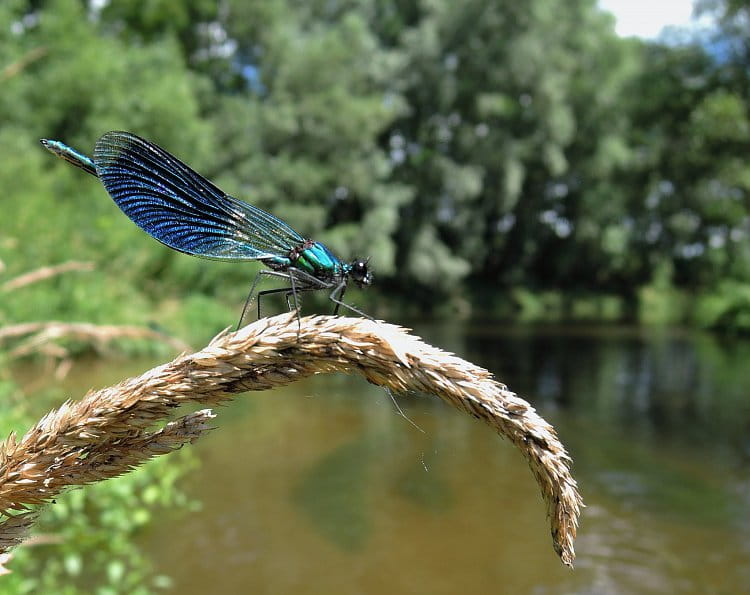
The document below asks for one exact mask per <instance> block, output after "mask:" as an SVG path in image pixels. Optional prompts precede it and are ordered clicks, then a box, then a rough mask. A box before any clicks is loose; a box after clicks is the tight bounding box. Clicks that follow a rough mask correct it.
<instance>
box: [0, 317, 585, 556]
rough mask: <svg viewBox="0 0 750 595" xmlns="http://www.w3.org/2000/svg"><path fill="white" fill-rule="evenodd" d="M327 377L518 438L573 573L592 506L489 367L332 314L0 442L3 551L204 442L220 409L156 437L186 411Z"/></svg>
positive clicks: (235, 346)
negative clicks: (416, 395)
mask: <svg viewBox="0 0 750 595" xmlns="http://www.w3.org/2000/svg"><path fill="white" fill-rule="evenodd" d="M324 372H328V373H330V372H345V373H358V374H361V375H362V376H364V377H365V378H366V379H367V380H368V381H369V382H372V383H374V384H377V385H379V386H383V387H387V388H389V389H391V390H393V391H419V392H425V393H431V394H435V395H437V396H439V397H440V398H441V399H443V400H445V401H447V402H448V403H450V404H451V405H453V406H454V407H456V408H458V409H460V410H461V411H464V412H466V413H468V414H469V415H471V416H473V417H475V418H477V419H480V420H482V421H484V422H485V423H487V424H489V425H490V426H492V427H493V428H494V429H495V430H496V431H497V432H498V433H500V434H501V435H502V436H504V437H506V438H508V439H509V440H510V441H511V442H512V443H513V444H514V445H515V446H516V447H517V448H518V449H519V450H520V451H521V453H522V454H523V456H524V457H525V458H526V460H527V461H528V464H529V467H530V468H531V471H532V473H533V474H534V477H535V478H536V480H537V482H538V484H539V487H540V490H541V493H542V497H543V498H544V500H545V502H546V505H547V512H548V515H549V518H550V523H551V529H552V541H553V545H554V548H555V551H556V552H557V553H558V555H559V556H560V559H561V560H562V562H563V563H565V564H567V565H572V563H573V560H574V558H575V552H574V549H573V541H574V539H575V536H576V529H577V526H578V517H579V514H580V510H581V507H582V505H583V504H582V501H581V497H580V495H579V493H578V489H577V486H576V482H575V480H574V479H573V477H572V475H571V473H570V464H571V460H570V457H569V456H568V454H567V453H566V451H565V448H564V447H563V445H562V444H561V443H560V441H559V439H558V437H557V434H556V433H555V430H554V428H553V427H552V426H551V425H550V424H548V423H547V422H546V421H545V420H544V419H542V418H541V417H540V416H539V415H538V414H537V413H536V411H535V410H534V408H533V407H531V405H529V403H527V402H526V401H524V400H523V399H521V398H519V397H518V396H516V395H515V394H514V393H513V392H511V391H510V390H508V388H507V387H506V386H505V385H503V384H501V383H499V382H497V381H496V380H494V379H493V377H492V375H491V374H490V373H489V372H488V371H487V370H485V369H483V368H480V367H478V366H475V365H473V364H471V363H469V362H467V361H465V360H462V359H461V358H459V357H456V356H454V355H452V354H450V353H446V352H445V351H442V350H440V349H438V348H436V347H432V346H431V345H428V344H426V343H425V342H423V341H422V340H421V339H419V338H418V337H415V336H414V335H411V334H409V333H408V332H407V331H406V330H404V329H403V328H400V327H398V326H395V325H392V324H387V323H383V322H374V321H369V320H364V319H361V318H344V317H334V316H310V317H306V318H303V319H302V320H301V322H300V324H299V325H298V322H297V317H296V314H295V313H291V314H282V315H279V316H274V317H272V318H264V319H261V320H258V321H257V322H255V323H253V324H250V325H248V326H246V327H244V328H242V329H240V330H239V331H237V332H234V333H222V334H220V335H219V336H217V337H216V338H214V339H213V340H212V341H211V343H210V344H209V345H208V346H206V347H205V348H204V349H202V350H201V351H198V352H196V353H192V354H186V355H181V356H179V357H178V358H176V359H175V360H173V361H171V362H169V363H167V364H164V365H161V366H158V367H156V368H154V369H152V370H150V371H148V372H146V373H145V374H143V375H141V376H139V377H137V378H131V379H128V380H125V381H123V382H121V383H120V384H118V385H116V386H112V387H109V388H105V389H102V390H99V391H95V392H90V393H88V394H87V395H86V396H85V397H84V398H83V399H81V400H79V401H68V402H66V403H64V404H63V405H62V406H61V407H59V408H58V409H56V410H54V411H51V412H50V413H48V414H47V415H46V416H45V417H44V418H43V419H41V420H40V421H39V422H38V423H37V424H36V425H35V426H34V427H33V428H32V429H30V430H29V431H28V432H27V433H26V434H25V435H24V436H23V437H22V438H21V439H20V440H17V439H16V437H15V436H10V437H9V438H8V439H7V440H5V442H4V443H2V444H0V513H1V514H2V515H4V517H5V518H4V519H3V521H0V551H4V550H6V549H7V548H8V547H11V546H13V545H16V544H17V543H19V542H20V541H21V540H22V539H23V535H25V533H26V531H27V530H28V528H29V527H30V526H31V524H32V523H33V520H34V516H33V514H30V513H28V512H26V511H27V510H28V507H29V506H33V505H39V504H43V503H45V502H49V501H50V500H51V499H52V498H54V497H55V496H56V495H57V494H59V493H60V492H61V491H62V490H64V489H65V488H67V487H70V486H74V485H83V484H87V483H91V482H94V481H100V480H102V479H108V478H111V477H115V476H117V475H120V474H122V473H126V472H128V471H129V470H131V469H132V468H134V467H136V466H138V465H140V464H141V463H143V462H144V461H146V460H148V459H149V458H151V457H153V456H156V455H159V454H164V453H167V452H171V451H172V450H174V449H176V448H179V447H180V446H182V445H183V444H186V443H188V442H192V441H193V440H195V439H196V438H198V437H199V436H201V435H202V434H203V433H204V432H205V431H207V430H208V429H209V420H210V419H211V418H212V416H213V414H212V413H211V411H210V410H204V411H199V412H196V413H193V414H190V415H187V416H185V417H182V418H180V419H178V420H176V421H173V422H170V423H167V424H166V425H165V426H164V427H163V428H161V429H159V430H156V431H154V430H153V429H152V428H153V427H154V425H155V424H157V423H159V422H164V421H166V420H167V419H169V417H170V416H171V413H172V412H173V411H174V409H175V408H176V407H178V406H180V405H182V404H183V403H188V402H193V403H195V402H197V403H201V404H204V405H211V404H215V403H218V402H220V401H222V400H225V399H228V398H230V397H231V396H232V395H234V394H237V393H241V392H245V391H251V390H255V391H257V390H266V389H269V388H273V387H275V386H280V385H284V384H289V383H291V382H294V381H295V380H299V379H300V378H305V377H307V376H310V375H312V374H319V373H324ZM12 511H24V512H23V513H22V514H12Z"/></svg>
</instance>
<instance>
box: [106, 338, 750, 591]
mask: <svg viewBox="0 0 750 595" xmlns="http://www.w3.org/2000/svg"><path fill="white" fill-rule="evenodd" d="M414 327H415V332H417V333H418V334H420V335H422V336H423V337H424V338H425V339H426V340H428V341H429V342H432V343H434V344H437V345H441V346H443V347H445V348H446V349H448V350H451V351H453V352H455V353H457V354H458V355H461V356H462V357H466V358H467V359H469V360H472V361H474V362H476V363H478V364H480V365H483V366H485V367H487V368H489V369H490V370H492V371H493V372H494V373H495V374H496V375H497V376H498V378H500V379H501V380H502V381H504V382H506V383H507V384H508V385H509V386H510V387H511V388H512V389H513V390H515V391H516V392H518V393H519V394H520V395H522V396H523V397H525V398H527V399H528V400H530V401H531V402H532V403H533V404H534V405H535V407H537V409H538V410H539V411H540V413H541V414H542V415H543V416H544V417H546V418H547V419H548V420H549V421H550V422H552V423H553V424H554V425H555V426H556V428H557V429H558V432H559V434H560V436H561V438H562V440H563V442H564V443H565V444H566V446H567V447H568V448H569V450H570V452H571V454H572V456H573V458H574V460H575V467H574V472H575V476H576V478H577V479H578V481H579V483H580V486H581V489H582V492H583V496H584V498H585V501H586V504H587V505H588V508H587V509H586V510H585V512H584V516H583V520H582V526H581V529H580V534H579V541H578V543H577V551H578V561H577V568H576V570H575V571H574V572H569V571H567V570H566V569H564V568H563V567H562V566H561V565H560V563H559V562H558V561H557V559H556V557H555V555H554V553H553V551H552V547H551V543H550V539H549V533H548V531H549V529H548V527H547V523H546V520H545V518H544V507H543V504H542V502H541V498H540V496H539V495H538V492H537V488H536V485H535V484H534V481H533V479H532V477H531V474H530V472H529V470H528V468H527V467H526V464H525V462H524V461H523V459H522V458H521V457H520V455H519V454H518V453H517V452H516V451H515V450H514V449H513V447H512V446H511V445H510V444H508V443H507V442H503V441H502V440H500V439H499V438H498V437H497V436H496V435H494V434H493V432H492V431H491V430H490V429H489V428H486V427H484V426H483V425H481V424H480V423H478V422H475V421H474V420H472V419H470V418H468V417H467V416H465V415H462V414H460V413H458V412H456V411H454V410H453V409H451V408H450V407H448V406H446V405H444V404H442V403H441V402H439V401H437V400H436V399H434V398H431V397H428V396H424V395H406V396H399V397H398V404H399V406H400V407H401V408H402V409H403V410H404V412H405V413H406V414H407V415H408V416H409V418H410V419H411V420H413V421H414V422H415V423H416V424H417V425H418V426H419V427H420V428H421V429H422V430H423V431H419V430H417V429H415V428H414V427H413V426H412V425H411V424H410V423H409V422H408V421H406V420H404V419H403V418H402V417H400V416H399V415H398V413H397V411H396V408H395V407H394V405H393V403H392V402H391V400H390V397H389V396H388V395H387V394H386V393H385V392H383V391H382V390H380V389H378V388H377V387H373V386H371V385H368V384H367V383H365V382H364V381H363V380H361V379H360V378H358V377H346V376H326V377H320V378H313V379H310V380H307V381H304V382H300V383H297V384H295V385H293V386H291V387H288V388H285V389H282V390H276V391H273V392H269V393H261V394H248V395H244V396H242V397H239V398H238V399H237V400H236V401H235V402H234V403H232V404H231V405H229V406H227V407H223V408H221V409H220V410H219V418H218V419H217V425H219V426H220V429H219V430H217V431H216V432H214V433H212V434H211V435H209V436H207V437H206V438H204V439H202V440H201V441H200V442H199V443H198V444H196V446H195V449H196V452H198V454H199V456H200V457H201V459H202V467H201V469H200V471H199V472H198V473H195V474H193V475H192V476H191V477H190V479H189V480H188V485H187V486H186V489H188V490H189V491H190V492H191V493H192V494H193V495H194V496H195V497H197V498H199V499H200V500H201V501H202V502H203V508H202V510H201V511H200V512H198V513H195V514H191V515H190V516H188V517H185V516H178V515H175V517H174V518H164V519H163V520H162V522H161V523H160V524H158V525H156V526H154V527H153V529H152V530H151V531H150V532H149V533H148V534H146V535H144V536H143V537H142V540H141V546H142V547H143V548H144V549H145V550H146V551H147V552H148V553H149V555H150V556H152V557H153V559H154V560H155V562H156V564H157V566H158V568H159V571H160V572H164V573H167V574H169V575H171V576H172V577H173V578H174V581H175V588H174V591H175V592H179V593H203V592H206V591H209V590H210V591H211V592H214V593H235V592H246V591H251V590H252V591H254V592H258V593H290V592H292V593H296V592H300V593H332V592H333V593H340V592H345V593H380V592H383V593H446V594H447V593H457V592H461V593H497V592H509V593H535V594H536V593H665V592H667V593H669V592H680V593H704V592H726V593H739V592H748V591H750V520H748V519H749V518H750V517H748V515H747V512H746V511H747V510H748V506H749V505H750V473H748V454H749V453H750V432H748V430H749V429H750V427H749V426H750V398H748V396H749V394H748V393H750V375H749V374H747V372H746V366H747V364H746V362H747V361H750V360H749V359H748V356H750V342H748V341H741V340H732V341H730V340H726V339H719V338H716V337H713V336H710V335H702V334H691V333H684V332H675V331H661V332H646V331H643V330H638V329H625V328H623V329H613V328H596V327H592V328H581V327H576V328H561V327H540V328H532V327H520V328H508V327H507V326H502V325H496V324H492V323H483V324H471V325H463V324H460V323H454V324H449V325H419V324H415V325H414ZM143 367H145V366H143ZM118 378H119V377H118Z"/></svg>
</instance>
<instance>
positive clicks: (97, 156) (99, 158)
mask: <svg viewBox="0 0 750 595" xmlns="http://www.w3.org/2000/svg"><path fill="white" fill-rule="evenodd" d="M94 163H95V165H96V173H97V175H98V176H99V179H100V180H101V181H102V183H103V184H104V187H105V188H106V189H107V192H108V193H109V195H110V196H111V197H112V198H113V199H114V201H115V203H117V206H118V207H120V209H122V211H123V212H124V213H125V214H126V215H127V216H128V217H130V219H131V220H133V222H135V223H136V224H137V225H138V226H139V227H140V228H141V229H143V230H144V231H146V232H147V233H148V234H150V235H151V236H152V237H154V238H155V239H157V240H159V241H160V242H162V243H163V244H166V245H167V246H169V247H170V248H173V249H174V250H178V251H180V252H185V253H187V254H193V255H195V256H201V257H204V258H212V259H218V260H258V259H264V258H272V257H274V256H281V257H286V256H287V255H288V253H289V251H290V250H292V249H293V248H295V247H297V246H299V245H301V244H302V243H303V242H304V241H305V240H304V238H303V237H302V236H300V235H299V234H298V233H297V232H296V231H294V230H293V229H292V228H291V227H289V226H288V225H287V224H286V223H284V222H283V221H281V220H280V219H278V218H277V217H274V216H273V215H271V214H270V213H267V212H265V211H263V210H261V209H259V208H257V207H254V206H252V205H250V204H248V203H246V202H244V201H240V200H237V199H236V198H234V197H232V196H229V195H228V194H225V193H224V192H223V191H222V190H220V189H219V188H217V187H216V186H215V185H214V184H212V183H211V182H209V181H208V180H207V179H206V178H204V177H203V176H201V175H200V174H198V173H197V172H195V171H193V170H192V169H191V168H190V167H188V166H187V165H185V164H184V163H183V162H182V161H180V160H179V159H177V158H176V157H175V156H173V155H171V154H170V153H168V152H167V151H165V150H164V149H162V148H161V147H159V146H157V145H155V144H153V143H151V142H149V141H147V140H145V139H142V138H140V137H138V136H136V135H134V134H131V133H129V132H107V133H106V134H105V135H104V136H102V137H101V138H100V139H99V140H98V141H97V143H96V148H95V149H94Z"/></svg>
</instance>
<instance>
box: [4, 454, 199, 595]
mask: <svg viewBox="0 0 750 595" xmlns="http://www.w3.org/2000/svg"><path fill="white" fill-rule="evenodd" d="M194 466H195V463H194V462H193V460H192V459H191V458H190V455H189V454H188V453H187V451H184V452H180V453H176V454H172V455H170V457H169V458H159V459H157V460H154V461H152V462H150V463H148V464H147V465H146V466H145V467H143V468H141V469H138V470H136V471H133V472H131V473H129V474H128V475H126V476H124V477H121V478H117V479H114V480H110V481H106V482H103V483H100V484H94V485H91V486H87V487H85V488H80V489H75V490H71V491H69V492H67V493H65V494H64V495H63V496H61V497H59V498H57V500H56V502H55V504H53V505H50V506H48V507H47V508H46V509H45V510H44V512H43V514H42V516H41V518H40V519H39V521H38V523H37V525H36V527H35V530H34V534H35V535H40V536H51V538H52V539H51V541H52V543H50V544H45V545H30V546H22V547H20V548H17V549H16V550H15V551H14V556H13V560H12V562H11V563H10V564H9V568H10V569H11V570H12V571H13V572H12V574H10V575H8V576H6V577H3V588H4V589H8V591H7V592H12V593H69V594H76V593H91V592H96V593H113V594H115V593H148V592H152V591H153V590H155V589H156V588H162V587H165V586H168V584H169V578H168V577H164V576H161V575H155V573H154V569H153V567H152V565H151V562H150V560H149V559H148V558H147V557H146V556H144V555H143V554H142V553H141V552H140V550H139V549H138V547H137V545H136V543H135V537H136V536H137V534H138V533H139V532H141V531H143V530H144V529H146V528H147V527H149V526H150V525H152V524H153V523H157V529H158V521H157V520H156V519H155V518H154V513H155V512H156V511H159V510H174V511H180V510H182V511H184V510H185V509H188V508H191V507H195V503H193V502H190V501H189V500H188V499H187V497H186V496H185V494H184V493H183V492H182V491H180V489H179V488H178V487H177V482H178V480H179V479H180V477H181V476H182V475H184V474H185V473H186V472H187V471H188V470H189V469H191V468H194Z"/></svg>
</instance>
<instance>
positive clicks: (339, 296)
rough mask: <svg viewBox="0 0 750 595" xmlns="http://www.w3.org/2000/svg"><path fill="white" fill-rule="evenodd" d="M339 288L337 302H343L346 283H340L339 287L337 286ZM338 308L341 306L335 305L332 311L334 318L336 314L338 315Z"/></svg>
mask: <svg viewBox="0 0 750 595" xmlns="http://www.w3.org/2000/svg"><path fill="white" fill-rule="evenodd" d="M342 286H343V287H342ZM339 287H341V292H340V293H339V295H338V298H339V300H341V301H342V302H343V301H344V294H345V293H346V283H344V282H342V283H341V285H339ZM334 291H335V290H334ZM340 306H341V304H336V307H335V308H334V309H333V315H334V316H336V314H338V313H339V307H340Z"/></svg>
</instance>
